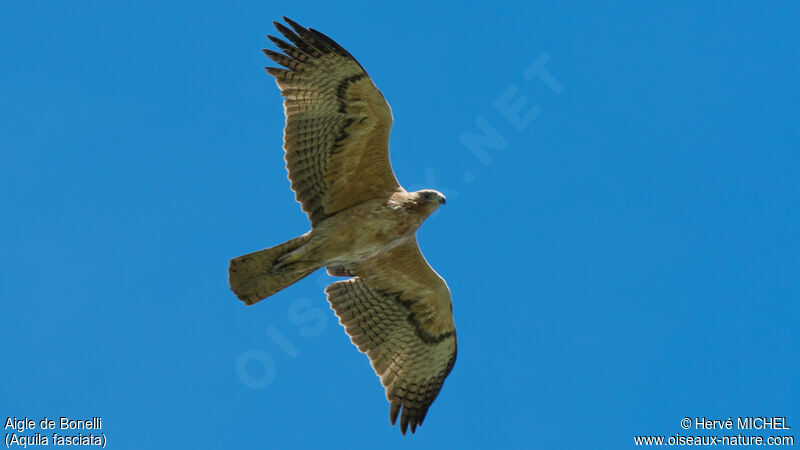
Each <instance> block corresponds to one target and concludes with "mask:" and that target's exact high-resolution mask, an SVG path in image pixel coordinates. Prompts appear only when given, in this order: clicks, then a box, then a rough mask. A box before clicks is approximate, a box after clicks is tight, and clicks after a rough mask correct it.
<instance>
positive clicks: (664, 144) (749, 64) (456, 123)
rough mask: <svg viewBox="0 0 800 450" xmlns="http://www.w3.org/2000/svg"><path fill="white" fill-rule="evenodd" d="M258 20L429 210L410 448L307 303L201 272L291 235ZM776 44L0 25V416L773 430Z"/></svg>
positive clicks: (50, 17) (778, 296) (790, 189)
mask: <svg viewBox="0 0 800 450" xmlns="http://www.w3.org/2000/svg"><path fill="white" fill-rule="evenodd" d="M281 15H287V16H289V17H292V18H293V19H295V20H297V21H299V22H300V23H301V24H304V25H307V26H311V27H314V28H316V29H318V30H321V31H323V32H324V33H326V34H328V35H329V36H331V37H332V38H334V39H335V40H336V41H338V42H339V43H340V44H342V45H343V46H344V47H345V48H347V49H348V50H349V51H350V52H351V53H353V54H354V55H355V56H356V58H358V60H359V61H360V62H361V63H362V64H363V65H364V67H365V68H366V69H367V70H368V71H369V73H370V74H371V76H372V78H373V80H374V81H375V83H376V84H377V86H378V87H379V88H380V89H381V90H382V92H383V93H384V95H385V96H386V98H387V99H388V101H389V103H390V104H391V106H392V109H393V113H394V117H395V125H394V128H393V134H392V137H391V156H392V162H393V165H394V168H395V171H396V173H397V176H398V178H399V179H400V181H401V182H402V183H403V184H404V185H405V186H406V187H407V188H409V189H410V188H414V189H417V188H421V187H423V186H424V187H432V188H436V189H439V190H442V191H443V192H444V193H445V194H446V195H447V196H448V203H447V205H446V206H445V207H444V208H443V209H442V210H441V211H439V212H438V213H437V214H436V215H434V216H433V217H432V218H430V219H429V220H428V221H427V222H426V224H425V225H424V226H423V228H422V229H421V231H420V232H419V240H420V243H421V246H422V248H423V251H424V253H425V255H426V257H427V258H428V260H429V261H430V262H431V264H432V265H433V266H434V267H435V268H436V270H437V271H438V272H439V273H440V274H442V276H443V277H444V278H445V279H446V280H447V282H448V284H449V286H450V288H451V291H452V294H453V303H454V313H455V321H456V325H457V328H458V337H459V354H458V361H457V363H456V365H455V368H454V370H453V372H452V374H451V375H450V377H449V378H448V379H447V381H446V383H445V385H444V389H443V390H442V392H441V394H440V395H439V398H438V399H437V400H436V402H435V403H434V405H433V407H432V408H431V410H430V412H429V414H428V417H427V419H426V421H425V424H424V426H423V427H422V428H421V429H420V430H418V431H417V434H416V435H414V436H411V437H409V436H406V437H401V436H400V433H399V432H398V430H397V429H396V428H392V427H390V426H389V423H388V403H387V402H386V400H385V398H384V394H383V391H382V389H381V387H380V384H379V380H378V379H377V377H375V376H374V374H373V372H372V370H371V368H370V366H369V363H368V361H367V359H366V357H365V356H363V355H362V354H360V353H358V351H357V350H356V349H355V347H353V346H352V344H351V343H350V342H349V339H348V338H347V336H346V335H345V334H344V332H343V330H342V329H341V327H340V326H339V325H338V323H337V321H336V318H335V316H334V315H333V313H332V312H331V311H330V310H329V309H328V306H327V302H326V300H325V298H324V294H323V292H322V290H323V288H324V285H325V284H326V283H327V282H329V279H328V277H327V276H325V275H323V274H322V272H319V273H316V274H314V275H312V276H310V277H309V278H307V279H305V280H303V281H302V282H300V283H298V284H297V285H295V286H292V287H291V288H289V289H287V290H285V291H283V292H281V293H280V294H278V295H276V296H274V297H273V298H270V299H269V300H267V301H264V302H262V303H260V304H258V305H256V306H254V307H250V308H247V307H244V306H243V305H242V304H241V303H240V302H239V301H238V300H236V298H235V297H234V296H233V295H232V294H231V293H230V292H229V290H228V287H227V263H228V260H229V259H230V258H231V257H234V256H238V255H240V254H243V253H247V252H250V251H254V250H257V249H260V248H264V247H268V246H271V245H275V244H277V243H280V242H283V241H285V240H287V239H289V238H291V237H294V236H296V235H299V234H301V233H303V232H305V231H306V230H307V228H308V223H307V220H306V218H305V215H304V214H303V213H302V212H301V211H300V207H299V205H297V204H296V203H295V201H294V198H293V195H292V193H291V192H290V191H289V186H288V181H287V180H286V174H285V171H284V167H283V160H282V151H281V149H280V146H281V139H282V127H283V110H282V107H281V105H280V96H279V93H278V90H277V88H276V86H275V84H274V82H273V81H272V79H271V78H270V77H269V76H267V75H266V74H265V73H264V72H263V69H262V68H263V66H264V65H267V64H268V62H269V61H268V60H267V58H265V57H264V56H263V55H262V54H261V53H260V49H261V48H262V47H270V43H269V42H268V41H267V40H266V39H265V38H264V35H265V34H267V33H273V29H272V25H271V21H272V20H277V19H279V18H280V16H281ZM797 23H800V6H798V5H797V3H794V2H749V6H744V2H736V3H732V2H703V3H702V5H698V4H695V2H688V1H687V2H592V4H591V6H590V5H588V4H586V3H579V2H571V3H569V4H564V3H562V2H509V3H504V4H502V5H491V6H489V5H486V4H484V3H483V2H480V3H478V2H470V3H459V4H455V3H440V4H428V3H427V2H404V3H403V4H402V5H400V4H393V5H392V6H391V7H389V6H377V5H376V4H375V3H374V2H369V3H360V4H354V3H344V4H343V3H341V2H314V3H302V4H300V3H297V4H289V5H288V6H287V4H286V3H285V2H281V3H278V2H244V1H242V2H207V1H201V2H196V1H193V2H185V1H181V2H152V1H142V2H101V1H85V2H21V1H10V2H3V4H2V6H0V146H2V151H0V189H2V192H3V194H2V195H1V196H0V208H1V209H0V211H2V214H3V220H2V221H0V301H1V302H2V303H1V304H2V317H3V319H2V322H3V325H2V327H0V340H2V342H3V352H2V364H3V368H4V369H3V370H2V371H0V415H1V416H3V417H2V419H5V417H6V416H12V417H13V416H16V417H23V416H28V417H31V418H35V419H36V420H38V419H40V418H41V417H44V416H47V417H57V416H71V417H76V418H80V417H93V416H101V417H102V418H103V431H104V432H105V433H106V435H107V438H108V443H109V446H110V448H118V449H144V448H158V449H162V448H163V449H182V448H187V449H188V448H192V449H205V448H207V449H217V448H348V449H352V448H365V449H374V448H383V449H390V448H412V447H413V448H437V449H442V448H456V449H457V448H490V447H491V448H548V449H561V448H563V449H573V448H574V449H586V448H594V449H618V448H628V447H633V436H634V435H637V434H653V435H667V436H669V435H675V434H677V433H681V434H683V435H687V434H692V433H691V432H689V431H686V430H683V429H681V427H680V425H679V423H680V419H681V418H683V417H685V416H690V417H697V416H700V417H708V418H728V417H733V418H734V420H735V418H736V417H737V416H786V417H787V420H788V421H789V424H790V425H791V426H792V427H793V430H794V429H798V428H800V408H798V405H800V362H798V357H797V355H798V354H800V353H798V347H800V304H799V303H798V299H800V257H799V256H798V255H800V238H798V229H800V201H799V200H798V199H800V188H799V187H798V180H799V179H800V127H798V104H800V88H798V84H797V80H800V58H798V55H800V33H798V31H797V26H796V25H797ZM537 61H538V62H539V63H540V65H542V67H544V68H545V69H546V70H547V73H549V74H550V76H551V77H552V78H547V77H542V76H539V75H536V74H534V73H532V72H531V71H528V75H529V76H527V77H526V75H525V74H526V70H528V69H529V68H530V67H531V65H532V64H534V63H536V62H537ZM498 99H500V100H498ZM515 102H523V103H524V104H523V103H518V104H516V106H514V105H515ZM497 105H499V107H498V106H497ZM515 107H517V108H519V111H517V112H514V111H512V110H513V109H514V108H515ZM533 108H537V109H533ZM531 111H533V112H531ZM537 111H538V115H535V114H536V112H537ZM508 116H516V117H517V119H516V121H515V120H514V119H511V120H509V119H508ZM519 117H526V119H519ZM481 127H483V128H481ZM487 130H488V131H487ZM485 133H488V134H489V135H491V139H489V140H488V141H487V142H485V143H486V144H487V145H484V146H483V147H482V150H483V151H484V152H485V153H484V154H483V155H482V156H481V154H480V153H476V152H474V151H473V150H471V149H470V148H468V146H467V145H465V144H464V142H463V139H462V136H464V135H465V134H467V135H469V134H472V135H480V134H485ZM466 140H467V141H468V142H469V138H467V139H466ZM473 140H474V137H473ZM479 156H480V157H479ZM487 157H488V158H487ZM5 431H6V432H7V431H8V430H5ZM4 434H5V433H4ZM694 434H697V433H694ZM750 434H753V433H750ZM756 434H760V435H763V436H766V435H769V434H771V433H769V432H761V433H756ZM772 434H778V435H780V434H785V433H782V432H778V431H776V432H774V433H772ZM799 437H800V436H799Z"/></svg>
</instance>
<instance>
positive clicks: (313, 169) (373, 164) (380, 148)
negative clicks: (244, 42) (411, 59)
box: [264, 17, 400, 226]
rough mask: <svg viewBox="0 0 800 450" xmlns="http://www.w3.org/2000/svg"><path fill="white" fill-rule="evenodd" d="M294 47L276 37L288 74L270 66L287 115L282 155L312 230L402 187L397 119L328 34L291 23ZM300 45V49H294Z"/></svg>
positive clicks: (277, 55)
mask: <svg viewBox="0 0 800 450" xmlns="http://www.w3.org/2000/svg"><path fill="white" fill-rule="evenodd" d="M283 19H284V20H285V21H286V23H288V24H289V25H290V26H291V27H292V29H293V30H290V29H289V28H287V27H285V26H284V25H282V24H280V23H278V22H275V28H277V29H278V31H279V32H280V33H281V34H282V35H283V36H284V37H286V39H288V40H289V41H291V44H290V43H288V42H285V41H283V40H281V39H278V38H276V37H274V36H269V39H270V40H272V42H274V43H275V45H277V46H278V47H279V48H280V49H281V50H283V53H278V52H274V51H272V50H264V53H265V54H266V55H267V56H269V57H270V58H271V59H272V60H273V61H275V62H277V63H278V64H280V65H282V66H284V67H286V69H278V68H273V67H268V68H267V72H268V73H269V74H270V75H273V76H274V77H275V79H276V81H277V83H278V87H279V88H280V89H281V94H282V95H283V96H284V97H285V99H284V110H285V113H286V128H285V129H284V137H283V148H284V150H285V151H286V155H285V157H286V168H287V169H288V171H289V179H290V180H291V186H292V190H294V192H295V194H296V198H297V201H299V202H300V203H301V205H302V206H303V210H304V211H305V212H306V213H308V217H309V220H311V224H312V226H313V225H316V224H317V223H319V222H320V221H321V220H323V219H325V218H326V217H329V216H331V215H333V214H335V213H336V212H338V211H341V210H343V209H345V208H348V207H350V206H353V205H357V204H359V203H362V202H364V201H365V200H369V199H371V198H375V197H378V196H381V195H384V194H387V193H389V194H390V193H392V192H394V191H395V190H397V189H399V188H400V185H399V183H398V182H397V179H396V178H395V176H394V172H393V171H392V166H391V164H390V162H389V131H390V129H391V127H392V112H391V110H390V109H389V105H388V104H387V103H386V100H385V99H384V98H383V94H381V92H380V91H379V90H378V88H376V87H375V85H374V84H373V83H372V80H371V79H370V78H369V76H368V75H367V72H365V71H364V68H363V67H361V65H360V64H359V63H358V62H357V61H356V60H355V58H353V56H352V55H350V53H348V52H347V51H346V50H345V49H343V48H342V47H341V46H339V44H337V43H336V42H334V41H333V40H331V39H330V38H329V37H327V36H325V35H324V34H322V33H320V32H318V31H316V30H313V29H310V28H303V27H302V26H300V25H298V24H297V23H295V22H293V21H292V20H290V19H288V18H286V17H284V18H283ZM292 44H293V45H292Z"/></svg>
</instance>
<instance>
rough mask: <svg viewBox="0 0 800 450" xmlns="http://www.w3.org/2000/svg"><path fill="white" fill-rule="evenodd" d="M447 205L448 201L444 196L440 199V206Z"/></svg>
mask: <svg viewBox="0 0 800 450" xmlns="http://www.w3.org/2000/svg"><path fill="white" fill-rule="evenodd" d="M445 203H447V199H446V198H444V196H442V198H440V199H439V204H440V205H444V204H445Z"/></svg>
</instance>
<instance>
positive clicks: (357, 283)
mask: <svg viewBox="0 0 800 450" xmlns="http://www.w3.org/2000/svg"><path fill="white" fill-rule="evenodd" d="M351 272H353V274H354V275H356V278H352V279H350V280H346V281H339V282H336V283H333V284H331V285H330V286H328V288H327V289H326V290H325V292H327V293H328V301H329V302H330V304H331V308H332V309H333V310H334V311H335V312H336V315H337V316H338V317H339V322H340V323H341V324H342V325H343V326H344V327H345V330H346V331H347V334H348V335H349V336H350V338H351V340H352V341H353V344H355V345H356V346H357V347H358V349H359V350H361V351H362V352H364V353H366V354H367V356H368V357H369V359H370V362H371V363H372V368H373V369H375V373H376V374H378V376H379V377H381V383H382V384H383V386H384V387H386V398H387V399H388V400H389V402H391V407H390V409H389V419H390V420H391V422H392V425H394V423H395V421H396V420H397V416H398V413H399V412H400V410H401V409H402V414H401V416H400V431H401V432H402V433H403V434H405V432H406V429H407V427H409V426H410V427H411V432H412V433H413V432H414V431H415V430H416V428H417V426H418V425H422V421H423V420H424V419H425V414H426V413H427V412H428V408H429V407H430V405H431V403H433V400H434V399H436V396H437V395H438V394H439V390H440V389H441V388H442V383H444V379H445V377H446V376H447V375H448V374H449V373H450V370H451V369H452V368H453V364H454V363H455V361H456V330H455V327H454V325H453V309H452V304H451V302H450V290H449V289H448V288H447V285H446V284H445V282H444V280H443V279H442V278H441V277H440V276H439V275H438V274H437V273H436V272H435V271H434V270H433V269H432V268H431V267H430V265H428V263H427V261H425V258H424V257H423V256H422V253H421V252H420V250H419V246H418V245H417V240H416V238H412V239H410V240H409V241H408V242H406V243H404V244H401V245H399V246H397V247H395V248H394V249H392V250H390V251H388V252H386V253H385V254H382V255H379V256H377V257H375V258H372V259H370V260H366V261H364V262H362V263H361V264H359V265H358V266H356V267H355V268H353V269H352V270H351Z"/></svg>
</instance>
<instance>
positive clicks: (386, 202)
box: [280, 191, 438, 267]
mask: <svg viewBox="0 0 800 450" xmlns="http://www.w3.org/2000/svg"><path fill="white" fill-rule="evenodd" d="M415 194H416V193H408V192H406V191H398V192H395V193H394V194H392V195H391V196H390V197H389V198H387V199H372V200H368V201H366V202H364V203H361V204H360V205H356V206H353V207H350V208H348V209H346V210H344V211H340V212H338V213H337V214H335V215H333V216H331V217H328V218H327V219H325V220H323V221H321V222H320V223H318V224H317V225H316V226H314V228H313V229H312V230H311V231H309V233H310V238H311V239H310V240H309V241H308V242H307V243H306V244H305V245H303V246H302V247H300V248H298V249H297V250H294V251H292V252H290V253H288V254H287V255H286V256H285V258H283V259H282V260H281V262H280V266H286V265H290V264H293V263H297V262H303V263H313V264H315V265H318V266H326V267H348V266H350V265H352V264H356V263H359V262H361V261H365V260H367V259H370V258H372V257H374V256H377V255H380V254H382V253H385V252H387V251H388V250H391V249H392V248H394V247H396V246H398V245H400V244H402V243H404V242H407V241H408V240H410V239H413V237H414V233H415V232H416V231H417V229H418V228H419V227H420V225H422V222H423V221H424V220H425V219H426V218H427V217H428V215H429V214H430V213H432V212H433V210H434V209H435V207H438V202H436V203H430V202H429V203H423V204H419V203H417V202H416V199H417V197H416V195H415ZM367 224H368V226H367Z"/></svg>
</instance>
